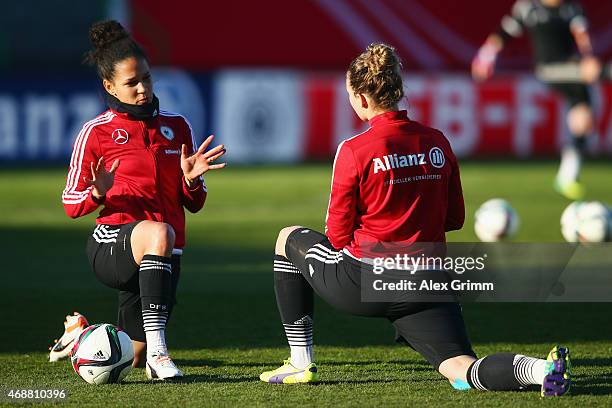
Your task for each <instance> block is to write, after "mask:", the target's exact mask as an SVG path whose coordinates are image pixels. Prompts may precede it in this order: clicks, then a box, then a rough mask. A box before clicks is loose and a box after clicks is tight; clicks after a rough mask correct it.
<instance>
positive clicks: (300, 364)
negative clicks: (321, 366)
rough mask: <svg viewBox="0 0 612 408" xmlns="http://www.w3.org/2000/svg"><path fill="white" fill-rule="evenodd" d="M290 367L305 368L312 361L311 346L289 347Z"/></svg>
mask: <svg viewBox="0 0 612 408" xmlns="http://www.w3.org/2000/svg"><path fill="white" fill-rule="evenodd" d="M290 347H291V359H290V362H291V365H292V366H294V367H295V368H306V367H307V366H308V365H309V364H310V363H312V361H313V350H312V346H290Z"/></svg>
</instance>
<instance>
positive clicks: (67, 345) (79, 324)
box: [49, 312, 89, 362]
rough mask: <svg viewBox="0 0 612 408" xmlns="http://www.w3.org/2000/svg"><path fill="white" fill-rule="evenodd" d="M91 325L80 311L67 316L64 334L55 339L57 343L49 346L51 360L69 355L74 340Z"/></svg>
mask: <svg viewBox="0 0 612 408" xmlns="http://www.w3.org/2000/svg"><path fill="white" fill-rule="evenodd" d="M88 326H89V322H87V319H86V318H85V316H83V315H82V314H80V313H79V312H74V313H73V314H72V315H67V316H66V321H65V322H64V334H62V337H60V338H59V340H55V344H53V346H51V347H49V350H50V353H49V361H51V362H54V361H58V360H61V359H62V358H65V357H68V355H69V354H70V352H71V351H72V346H74V342H75V341H76V340H77V339H78V338H79V335H80V334H81V332H82V331H83V330H84V329H85V328H86V327H88Z"/></svg>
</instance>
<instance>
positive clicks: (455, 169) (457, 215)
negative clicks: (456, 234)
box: [444, 153, 465, 231]
mask: <svg viewBox="0 0 612 408" xmlns="http://www.w3.org/2000/svg"><path fill="white" fill-rule="evenodd" d="M449 162H450V165H451V175H450V182H449V184H448V209H447V210H446V223H445V225H444V229H445V230H446V231H454V230H459V229H461V227H463V222H464V221H465V204H464V203H463V190H462V188H461V175H460V174H459V164H458V163H457V158H456V157H455V155H454V154H452V153H451V155H450V157H449Z"/></svg>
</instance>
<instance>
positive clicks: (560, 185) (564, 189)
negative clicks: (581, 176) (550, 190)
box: [554, 180, 585, 201]
mask: <svg viewBox="0 0 612 408" xmlns="http://www.w3.org/2000/svg"><path fill="white" fill-rule="evenodd" d="M554 187H555V191H556V192H557V193H559V194H561V195H562V196H563V197H565V198H567V199H568V200H572V201H576V200H582V199H583V198H584V195H585V188H584V186H583V185H582V184H581V183H579V182H577V181H569V182H561V181H559V180H556V181H555V185H554Z"/></svg>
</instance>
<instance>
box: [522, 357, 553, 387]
mask: <svg viewBox="0 0 612 408" xmlns="http://www.w3.org/2000/svg"><path fill="white" fill-rule="evenodd" d="M546 374H547V371H546V360H542V359H541V358H533V357H527V356H523V355H521V354H517V355H516V356H515V357H514V376H515V377H516V380H517V381H518V382H519V383H520V384H521V385H524V386H527V385H532V384H533V385H542V383H543V382H544V377H546Z"/></svg>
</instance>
